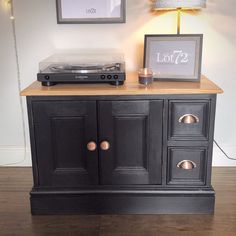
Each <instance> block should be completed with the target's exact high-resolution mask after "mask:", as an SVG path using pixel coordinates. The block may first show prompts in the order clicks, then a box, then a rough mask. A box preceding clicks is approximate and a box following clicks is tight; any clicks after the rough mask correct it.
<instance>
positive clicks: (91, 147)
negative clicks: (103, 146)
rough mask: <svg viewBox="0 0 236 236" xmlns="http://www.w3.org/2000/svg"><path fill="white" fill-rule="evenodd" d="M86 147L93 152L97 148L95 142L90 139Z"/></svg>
mask: <svg viewBox="0 0 236 236" xmlns="http://www.w3.org/2000/svg"><path fill="white" fill-rule="evenodd" d="M87 149H88V151H90V152H94V151H95V150H96V149H97V144H96V143H95V142H93V141H91V142H89V143H88V144H87Z"/></svg>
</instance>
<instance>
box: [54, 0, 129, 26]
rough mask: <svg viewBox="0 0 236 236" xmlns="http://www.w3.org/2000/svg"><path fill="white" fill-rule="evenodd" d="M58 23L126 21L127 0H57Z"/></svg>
mask: <svg viewBox="0 0 236 236" xmlns="http://www.w3.org/2000/svg"><path fill="white" fill-rule="evenodd" d="M56 9H57V23H58V24H103V23H125V20H126V14H125V0H99V1H98V0H56Z"/></svg>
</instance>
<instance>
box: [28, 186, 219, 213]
mask: <svg viewBox="0 0 236 236" xmlns="http://www.w3.org/2000/svg"><path fill="white" fill-rule="evenodd" d="M30 200H31V211H32V214H33V215H45V214H48V215H59V214H213V213H214V204H215V192H214V190H213V189H209V190H204V191H168V190H167V191H162V190H161V191H143V192H142V191H134V192H132V191H117V192H116V191H111V192H109V191H95V192H93V191H90V192H89V191H71V192H70V191H68V192H65V191H63V192H62V191H61V192H60V191H38V190H37V191H35V190H33V191H32V192H31V199H30Z"/></svg>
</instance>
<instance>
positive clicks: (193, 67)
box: [144, 34, 203, 82]
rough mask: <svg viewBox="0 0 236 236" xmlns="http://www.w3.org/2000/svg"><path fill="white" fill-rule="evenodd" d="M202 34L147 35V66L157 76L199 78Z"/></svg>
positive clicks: (171, 79) (184, 79)
mask: <svg viewBox="0 0 236 236" xmlns="http://www.w3.org/2000/svg"><path fill="white" fill-rule="evenodd" d="M202 41H203V35H202V34H176V35H145V42H144V67H147V68H150V69H152V71H153V73H154V80H166V81H191V82H199V81H200V78H201V64H202Z"/></svg>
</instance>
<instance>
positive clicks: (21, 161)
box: [0, 146, 32, 167]
mask: <svg viewBox="0 0 236 236" xmlns="http://www.w3.org/2000/svg"><path fill="white" fill-rule="evenodd" d="M0 166H22V167H23V166H32V162H31V153H30V148H27V149H26V151H25V149H24V147H23V146H0Z"/></svg>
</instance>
